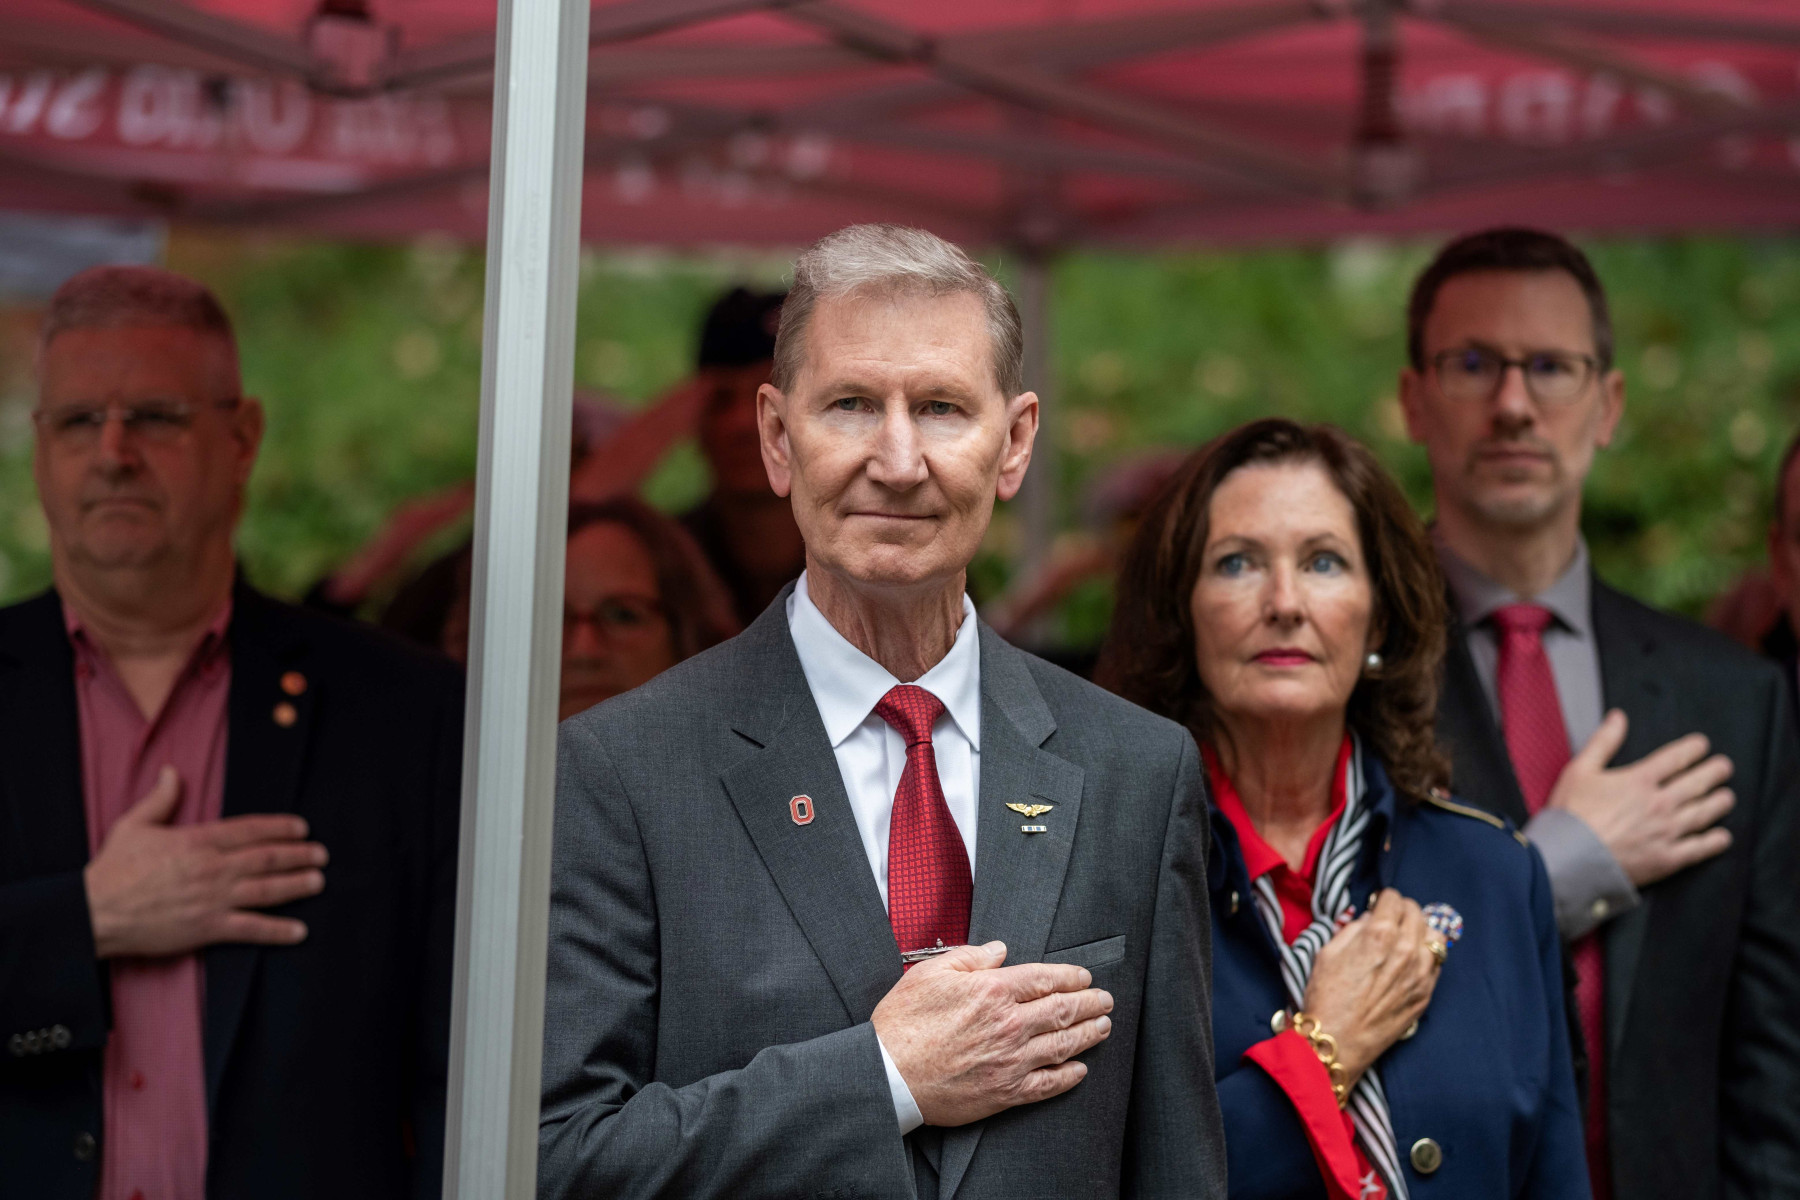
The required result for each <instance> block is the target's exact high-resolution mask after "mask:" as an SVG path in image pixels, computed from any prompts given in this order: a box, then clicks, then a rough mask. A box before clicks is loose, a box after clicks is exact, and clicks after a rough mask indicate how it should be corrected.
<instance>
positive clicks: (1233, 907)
mask: <svg viewBox="0 0 1800 1200" xmlns="http://www.w3.org/2000/svg"><path fill="white" fill-rule="evenodd" d="M1237 910H1238V894H1237V893H1236V892H1233V893H1231V914H1230V915H1231V916H1234V917H1235V916H1237Z"/></svg>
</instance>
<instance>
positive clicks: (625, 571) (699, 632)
mask: <svg viewBox="0 0 1800 1200" xmlns="http://www.w3.org/2000/svg"><path fill="white" fill-rule="evenodd" d="M458 578H459V581H460V592H459V594H458V596H457V599H456V600H455V602H454V603H453V604H452V607H451V612H450V616H449V619H448V620H447V621H446V622H445V624H444V640H443V646H442V648H443V651H444V653H445V654H447V655H449V656H450V657H451V658H453V659H455V660H456V661H457V662H459V663H462V662H467V661H468V638H469V557H468V555H466V554H465V555H464V556H463V558H462V559H461V562H460V571H459V575H458ZM737 631H738V624H737V618H736V617H735V616H733V615H732V611H731V597H730V596H729V595H727V594H726V592H725V587H724V585H723V584H721V583H720V582H719V579H718V576H716V575H714V574H713V570H712V567H710V566H709V565H708V564H707V562H706V559H705V557H703V556H702V555H701V553H700V550H699V548H698V547H697V546H695V545H694V541H693V539H692V538H690V537H689V536H688V535H687V533H686V531H684V530H683V529H682V528H681V526H680V525H678V524H676V523H675V521H674V520H672V519H671V518H669V517H666V516H664V515H663V514H661V513H659V512H657V511H656V510H655V509H653V508H651V507H650V506H649V505H647V504H644V503H642V502H641V501H638V500H633V499H630V498H628V497H621V498H619V499H616V500H608V501H604V502H602V503H599V504H576V505H573V506H572V507H571V508H570V509H569V543H568V556H567V558H566V559H565V562H564V569H563V638H562V699H561V703H560V704H559V706H558V712H557V720H559V721H562V720H567V719H568V718H570V717H572V716H574V715H575V714H576V713H578V712H582V711H584V710H586V709H589V708H592V707H593V706H594V705H596V704H599V703H600V702H601V701H602V700H610V699H612V698H613V697H614V696H616V695H619V694H620V693H621V692H628V691H630V690H631V689H632V688H635V687H640V686H642V685H643V684H646V683H648V682H650V680H652V679H654V678H655V677H656V676H658V675H660V674H662V673H663V672H664V671H666V670H668V669H669V668H670V667H672V666H674V665H675V664H676V663H678V662H681V661H682V660H684V659H687V658H691V657H693V656H694V655H696V654H698V653H700V651H702V650H705V649H707V648H708V647H709V646H716V645H718V644H719V643H720V642H722V641H724V640H725V639H726V638H728V637H731V636H733V635H735V634H736V633H737Z"/></svg>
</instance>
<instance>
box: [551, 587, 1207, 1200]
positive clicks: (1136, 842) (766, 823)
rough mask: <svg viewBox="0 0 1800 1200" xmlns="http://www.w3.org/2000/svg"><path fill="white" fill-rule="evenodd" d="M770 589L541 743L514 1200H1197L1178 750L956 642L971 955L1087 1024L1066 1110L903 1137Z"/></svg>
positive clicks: (829, 783) (1197, 831)
mask: <svg viewBox="0 0 1800 1200" xmlns="http://www.w3.org/2000/svg"><path fill="white" fill-rule="evenodd" d="M786 595H787V593H786V592H785V591H784V592H783V594H782V596H781V597H779V598H777V600H776V601H775V603H774V604H772V605H771V606H770V607H769V609H768V610H767V611H765V612H764V613H763V615H762V616H761V617H760V618H759V619H758V620H757V621H756V622H755V623H754V624H753V625H752V626H751V627H750V629H749V630H748V631H747V632H745V633H744V634H743V635H741V636H740V637H737V638H735V639H733V640H732V641H730V642H727V643H725V644H724V645H722V646H719V647H716V648H714V649H713V650H710V651H708V652H706V653H704V654H701V655H699V656H698V657H696V658H693V659H690V660H689V661H687V662H686V663H683V664H682V665H680V666H678V667H676V668H675V669H674V670H672V671H670V672H668V673H667V674H665V675H663V676H661V677H660V678H658V679H656V680H655V681H653V682H652V683H650V684H648V685H646V686H645V687H642V688H639V689H638V690H637V691H635V692H632V693H629V694H627V695H624V696H621V697H619V698H617V699H615V700H612V701H609V702H608V703H606V704H603V705H600V706H598V707H597V708H594V709H591V710H589V711H588V712H586V713H583V714H581V715H580V716H577V717H574V718H572V719H570V720H569V721H566V722H564V724H563V726H562V730H561V733H560V737H559V740H558V760H557V817H556V859H555V868H554V876H553V881H552V899H551V916H550V954H549V958H550V965H549V981H548V988H549V991H548V999H547V1003H546V1019H545V1031H544V1104H543V1113H542V1118H541V1126H540V1137H541V1141H540V1147H541V1155H540V1160H539V1168H538V1172H539V1174H538V1179H539V1194H540V1196H542V1197H544V1198H546V1200H548V1198H551V1197H565V1196H566V1197H607V1198H612V1197H621V1198H623V1197H637V1196H657V1195H662V1196H680V1197H684V1198H687V1197H694V1198H698V1197H708V1196H721V1197H723V1196H729V1197H743V1198H748V1197H758V1196H767V1197H781V1198H783V1200H787V1198H792V1197H802V1196H834V1197H852V1196H854V1197H865V1196H867V1197H894V1198H896V1200H903V1198H908V1197H912V1196H915V1195H918V1196H924V1197H938V1198H940V1200H949V1198H950V1197H952V1196H956V1197H959V1198H968V1200H977V1198H980V1200H985V1198H987V1197H997V1196H1019V1197H1026V1196H1029V1197H1047V1196H1078V1197H1081V1200H1101V1198H1104V1197H1111V1196H1118V1195H1126V1196H1169V1197H1183V1198H1184V1200H1185V1198H1191V1197H1210V1196H1218V1197H1223V1196H1224V1194H1225V1149H1224V1136H1223V1133H1222V1130H1221V1125H1220V1120H1219V1111H1218V1100H1217V1097H1216V1095H1215V1094H1214V1091H1213V1083H1212V1080H1213V1066H1212V1036H1211V1018H1210V1013H1211V1004H1210V983H1209V981H1210V975H1211V971H1210V966H1211V961H1210V960H1211V947H1210V943H1209V937H1210V934H1209V928H1210V926H1209V921H1208V914H1207V888H1206V864H1205V857H1204V856H1205V847H1206V844H1207V839H1206V836H1205V830H1206V824H1205V821H1206V815H1205V814H1206V803H1205V797H1204V794H1203V791H1202V784H1201V782H1200V778H1201V777H1200V771H1199V769H1198V763H1197V757H1198V756H1197V754H1196V753H1195V750H1194V745H1193V741H1192V739H1191V738H1190V737H1189V736H1188V734H1187V733H1186V732H1185V731H1184V730H1182V729H1180V728H1179V727H1177V726H1176V725H1173V724H1171V723H1170V722H1168V721H1165V720H1163V719H1161V718H1159V717H1155V716H1152V715H1151V714H1149V713H1147V712H1144V711H1143V710H1142V709H1139V708H1136V707H1134V706H1132V705H1130V704H1127V703H1125V702H1124V701H1122V700H1119V699H1117V698H1116V697H1113V696H1111V695H1108V694H1107V693H1105V692H1103V691H1101V690H1100V689H1098V688H1096V687H1094V686H1092V685H1091V684H1088V683H1085V682H1083V681H1081V680H1079V679H1077V678H1076V677H1074V676H1073V675H1069V674H1068V673H1066V672H1063V671H1060V670H1058V669H1057V668H1055V667H1052V666H1050V665H1048V664H1046V663H1044V662H1041V661H1039V660H1038V659H1035V658H1033V657H1031V656H1030V655H1028V654H1025V653H1024V652H1022V651H1020V650H1016V649H1014V648H1013V647H1011V646H1009V645H1007V644H1006V643H1005V642H1004V641H1002V640H1001V639H1000V638H999V637H998V636H997V635H995V634H994V633H993V632H992V631H991V630H989V629H987V628H986V627H985V626H984V627H983V628H982V629H981V690H982V744H981V795H980V799H979V803H978V812H979V817H978V819H979V821H980V833H979V836H978V837H977V861H976V864H975V899H974V907H973V911H972V913H971V917H970V940H971V941H972V942H975V943H981V942H985V941H988V940H991V939H994V938H999V939H1001V940H1003V941H1005V942H1006V944H1007V946H1008V948H1009V953H1008V961H1009V962H1012V963H1022V962H1033V961H1051V962H1071V963H1079V964H1081V965H1083V966H1086V967H1088V968H1089V969H1091V970H1092V971H1093V975H1094V983H1095V985H1096V986H1098V987H1104V988H1106V989H1108V990H1109V991H1111V992H1112V994H1113V996H1114V997H1115V1001H1116V1005H1115V1009H1114V1012H1113V1014H1112V1016H1113V1032H1112V1036H1111V1037H1110V1038H1109V1039H1108V1040H1107V1041H1105V1042H1103V1043H1102V1044H1101V1045H1099V1046H1097V1047H1095V1048H1094V1049H1093V1050H1091V1051H1089V1052H1088V1053H1087V1054H1086V1055H1084V1056H1083V1059H1084V1061H1085V1062H1086V1063H1087V1064H1088V1068H1089V1071H1088V1075H1087V1077H1086V1078H1085V1079H1084V1080H1083V1081H1082V1082H1081V1083H1079V1084H1077V1085H1076V1087H1075V1088H1074V1089H1073V1090H1072V1091H1070V1092H1068V1093H1065V1094H1064V1095H1062V1096H1059V1097H1057V1098H1055V1099H1052V1100H1048V1101H1045V1102H1043V1103H1040V1104H1034V1105H1027V1106H1024V1107H1020V1108H1014V1109H1011V1110H1008V1111H1006V1112H1002V1113H999V1114H996V1115H995V1116H992V1117H990V1118H988V1119H987V1120H985V1121H981V1122H977V1123H975V1124H972V1125H967V1126H962V1127H959V1128H952V1129H933V1128H926V1129H921V1130H919V1131H918V1132H916V1133H914V1134H913V1135H911V1136H910V1137H908V1138H906V1139H904V1140H903V1139H902V1138H901V1137H900V1135H899V1131H898V1126H897V1123H896V1121H895V1117H894V1109H893V1104H892V1101H891V1098H890V1097H889V1094H888V1086H887V1079H886V1075H885V1073H884V1071H883V1069H882V1063H881V1056H880V1050H879V1047H878V1045H877V1042H876V1038H875V1031H874V1027H873V1026H872V1025H871V1024H870V1023H869V1017H870V1014H871V1013H872V1012H873V1011H874V1008H875V1005H876V1004H877V1003H878V1002H879V1001H880V1000H881V998H882V997H883V996H884V995H886V993H887V992H888V990H889V989H890V988H892V987H893V986H894V984H895V983H896V982H898V981H899V979H900V954H899V949H898V947H897V946H896V945H895V943H894V938H893V934H892V932H891V930H890V928H889V925H888V919H887V912H886V910H885V908H884V907H883V905H882V902H881V895H880V892H879V891H878V890H877V888H876V886H875V879H874V876H873V875H872V874H871V873H870V871H869V866H868V860H867V858H866V857H865V855H864V853H863V847H862V843H861V841H860V840H859V839H858V836H857V832H856V827H855V824H854V823H853V821H852V819H851V813H850V806H849V800H848V799H847V797H846V795H845V792H844V786H843V782H842V779H841V777H840V776H839V774H838V768H837V761H836V759H835V757H834V756H833V754H832V750H831V746H830V744H829V743H828V742H827V741H826V736H825V729H824V726H823V724H822V723H821V721H820V719H819V713H818V709H817V707H816V706H815V705H814V703H813V699H812V694H811V692H810V691H809V690H808V689H807V686H806V680H805V677H804V675H803V674H802V673H801V670H800V660H799V658H798V656H797V655H796V654H795V652H794V645H793V641H792V638H791V637H790V636H789V634H788V629H787V621H786V616H785V600H786ZM802 793H804V794H806V795H808V796H810V797H811V798H812V800H813V804H814V808H815V810H816V817H815V819H814V820H812V821H811V822H810V823H808V824H806V825H799V824H796V823H795V822H794V820H793V819H792V816H791V814H790V811H789V800H790V799H791V798H792V797H794V796H795V795H797V794H802ZM1008 802H1039V803H1048V804H1053V805H1055V806H1056V807H1055V808H1054V809H1052V810H1051V811H1050V812H1049V813H1048V814H1047V815H1046V816H1045V817H1042V818H1039V823H1042V824H1045V825H1048V826H1049V827H1050V828H1049V832H1047V833H1042V834H1024V833H1021V832H1020V829H1019V826H1020V824H1021V822H1022V821H1023V818H1021V817H1020V816H1019V815H1018V814H1016V813H1013V812H1011V811H1009V810H1008V809H1007V808H1006V807H1005V805H1006V804H1007V803H1008Z"/></svg>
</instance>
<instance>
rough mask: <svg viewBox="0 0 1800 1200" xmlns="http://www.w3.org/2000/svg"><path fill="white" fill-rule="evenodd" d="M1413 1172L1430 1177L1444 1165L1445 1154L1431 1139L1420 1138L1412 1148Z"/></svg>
mask: <svg viewBox="0 0 1800 1200" xmlns="http://www.w3.org/2000/svg"><path fill="white" fill-rule="evenodd" d="M1412 1165H1413V1170H1415V1171H1417V1172H1418V1173H1419V1174H1421V1175H1429V1174H1431V1173H1432V1172H1433V1171H1435V1170H1437V1169H1438V1168H1439V1167H1441V1166H1443V1165H1444V1152H1443V1150H1442V1149H1440V1148H1439V1146H1438V1144H1437V1143H1436V1142H1434V1141H1432V1140H1431V1139H1430V1138H1420V1139H1419V1140H1418V1141H1416V1142H1414V1143H1413V1147H1412Z"/></svg>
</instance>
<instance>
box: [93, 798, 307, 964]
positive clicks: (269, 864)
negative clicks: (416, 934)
mask: <svg viewBox="0 0 1800 1200" xmlns="http://www.w3.org/2000/svg"><path fill="white" fill-rule="evenodd" d="M180 801H181V778H180V776H179V775H177V774H176V773H175V769H174V768H173V767H164V768H163V769H162V773H161V774H160V775H159V776H158V777H157V781H156V786H155V787H153V788H152V789H150V794H149V795H147V796H145V797H144V798H143V799H142V800H139V801H138V802H137V803H136V804H134V805H133V806H132V807H131V808H130V809H129V810H127V811H126V813H125V814H124V815H123V816H121V817H120V818H119V819H118V820H117V821H116V822H114V824H113V827H112V829H111V830H109V831H108V832H107V835H106V840H105V841H104V842H103V843H101V846H100V853H98V854H96V855H95V856H94V858H93V860H92V861H91V862H89V863H88V865H87V869H86V871H84V872H83V879H84V881H85V883H86V885H87V896H88V912H89V914H90V919H91V921H92V923H93V927H94V946H95V949H96V951H97V952H98V953H99V956H100V957H101V958H119V957H125V956H142V957H160V956H163V955H170V954H186V953H188V952H189V951H191V950H197V949H199V948H200V947H201V946H209V945H212V944H213V943H215V942H260V943H266V944H270V945H278V946H286V945H292V944H293V943H295V942H298V941H300V940H301V939H303V938H304V937H306V926H305V925H304V924H302V923H301V922H299V921H296V920H293V919H292V918H290V917H271V916H268V915H267V914H265V913H257V912H249V911H246V910H248V909H255V908H269V907H272V906H274V905H277V904H286V903H288V902H289V901H292V900H298V899H300V898H302V897H304V896H311V895H315V894H317V893H318V892H320V891H321V890H323V889H324V887H325V875H324V873H323V871H322V870H321V869H320V868H322V867H324V865H325V860H326V854H325V847H324V846H321V845H319V844H318V843H317V842H308V841H304V840H302V839H304V838H305V837H306V822H305V821H303V820H301V819H300V818H299V817H296V816H290V815H286V814H272V815H267V816H264V815H254V816H242V817H228V818H226V819H224V820H222V821H208V822H206V823H204V824H200V825H182V826H171V825H170V824H169V821H170V820H171V819H172V818H173V817H174V815H175V810H176V807H177V806H178V805H179V803H180Z"/></svg>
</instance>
